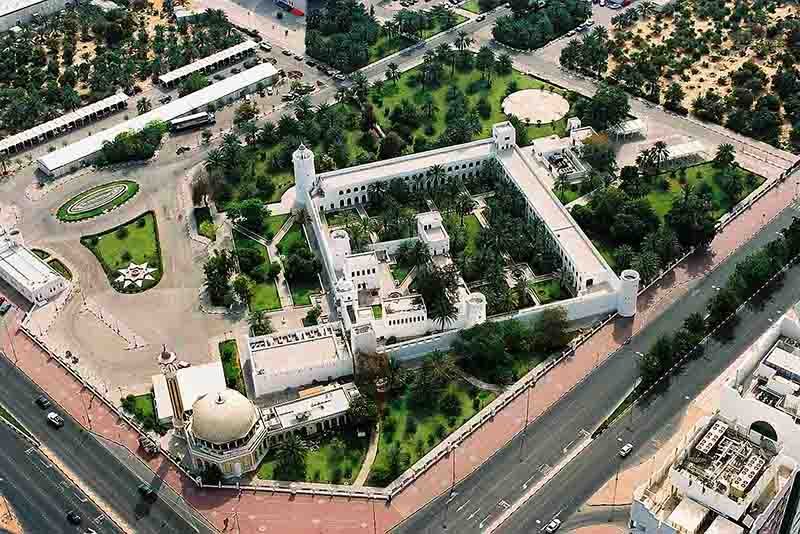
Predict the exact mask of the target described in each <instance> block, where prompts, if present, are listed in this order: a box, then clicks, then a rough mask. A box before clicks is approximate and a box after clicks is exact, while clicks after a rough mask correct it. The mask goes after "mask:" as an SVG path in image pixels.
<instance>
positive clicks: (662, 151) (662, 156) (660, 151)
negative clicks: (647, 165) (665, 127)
mask: <svg viewBox="0 0 800 534" xmlns="http://www.w3.org/2000/svg"><path fill="white" fill-rule="evenodd" d="M651 150H652V154H653V163H654V164H655V166H656V169H661V165H662V164H663V163H664V162H665V161H667V159H668V158H669V148H667V143H665V142H664V141H656V142H655V144H654V145H653V146H652V148H651Z"/></svg>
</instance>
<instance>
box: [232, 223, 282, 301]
mask: <svg viewBox="0 0 800 534" xmlns="http://www.w3.org/2000/svg"><path fill="white" fill-rule="evenodd" d="M233 242H234V244H235V245H236V248H253V249H255V250H257V251H258V253H259V254H261V257H263V258H264V261H266V262H269V254H268V253H267V249H266V248H265V247H264V245H262V244H261V243H259V242H258V241H254V240H252V239H250V238H249V237H246V236H245V235H244V234H242V233H240V232H236V231H234V232H233ZM280 307H281V299H280V297H279V296H278V286H277V285H275V282H257V283H255V288H254V291H253V298H252V299H250V309H251V310H252V311H259V310H277V309H280Z"/></svg>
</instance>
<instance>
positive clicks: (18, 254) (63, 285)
mask: <svg viewBox="0 0 800 534" xmlns="http://www.w3.org/2000/svg"><path fill="white" fill-rule="evenodd" d="M0 278H2V279H3V280H4V281H5V282H6V283H8V285H10V286H11V287H13V288H14V289H15V290H16V291H17V292H18V293H19V294H20V295H22V296H23V297H25V298H26V299H28V300H29V301H30V302H31V303H32V304H37V305H40V304H46V303H47V301H48V300H50V299H52V298H54V297H56V296H58V295H59V294H60V293H61V292H62V291H64V290H65V289H67V288H68V287H69V285H70V283H69V281H68V280H67V279H65V278H64V277H63V276H61V275H60V274H58V273H57V272H56V271H54V270H53V269H52V268H51V267H50V266H49V265H47V264H46V263H45V262H44V261H42V260H41V259H40V258H39V257H38V256H37V255H36V254H34V253H33V252H31V251H30V250H29V249H28V248H27V247H25V245H24V244H23V243H22V240H21V237H20V236H19V234H16V235H11V233H9V232H7V231H6V230H5V228H3V227H2V226H0Z"/></svg>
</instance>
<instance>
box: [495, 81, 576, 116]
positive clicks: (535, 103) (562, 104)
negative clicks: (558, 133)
mask: <svg viewBox="0 0 800 534" xmlns="http://www.w3.org/2000/svg"><path fill="white" fill-rule="evenodd" d="M503 112H504V113H505V114H506V115H516V116H517V117H519V118H520V119H521V120H522V121H523V122H528V123H531V124H547V123H550V122H555V121H557V120H559V119H561V118H562V117H564V116H565V115H566V114H567V113H569V102H568V101H567V99H566V98H564V97H563V96H561V95H560V94H558V93H551V92H550V91H544V90H542V89H525V90H523V91H517V92H516V93H512V94H510V95H508V96H507V97H506V98H505V100H503Z"/></svg>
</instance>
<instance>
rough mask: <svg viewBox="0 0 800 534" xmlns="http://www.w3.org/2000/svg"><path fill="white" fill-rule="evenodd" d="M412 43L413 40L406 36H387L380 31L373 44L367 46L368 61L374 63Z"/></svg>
mask: <svg viewBox="0 0 800 534" xmlns="http://www.w3.org/2000/svg"><path fill="white" fill-rule="evenodd" d="M412 44H414V41H412V40H411V39H409V38H408V37H404V36H402V35H397V36H394V37H391V38H389V37H387V36H386V35H385V34H384V33H383V32H381V35H380V37H378V40H377V41H376V42H375V44H374V45H372V46H370V47H369V62H370V63H375V62H376V61H378V60H379V59H383V58H385V57H386V56H389V55H391V54H394V53H395V52H397V51H398V50H402V49H404V48H408V47H409V46H411V45H412Z"/></svg>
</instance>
